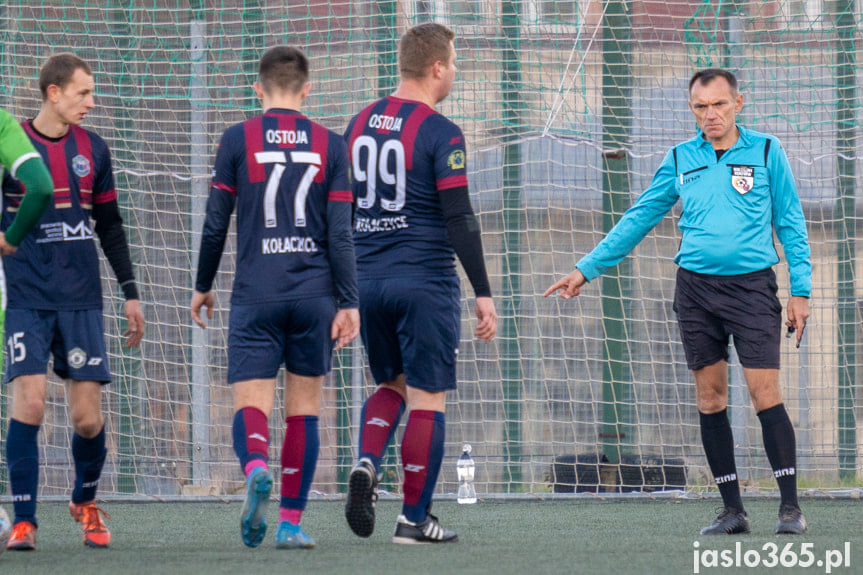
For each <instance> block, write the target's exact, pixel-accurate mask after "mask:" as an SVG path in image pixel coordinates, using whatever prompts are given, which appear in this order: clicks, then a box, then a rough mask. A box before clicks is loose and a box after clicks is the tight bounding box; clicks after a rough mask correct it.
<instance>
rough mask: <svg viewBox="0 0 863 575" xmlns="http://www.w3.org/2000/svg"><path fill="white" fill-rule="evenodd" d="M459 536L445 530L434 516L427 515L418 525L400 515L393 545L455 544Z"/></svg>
mask: <svg viewBox="0 0 863 575" xmlns="http://www.w3.org/2000/svg"><path fill="white" fill-rule="evenodd" d="M456 541H458V535H456V534H455V533H454V532H452V531H449V530H448V529H444V528H443V527H442V526H441V524H440V523H438V520H437V517H435V516H434V515H431V514H429V515H426V518H425V519H423V520H422V521H420V522H418V523H413V522H411V521H408V519H407V517H405V516H404V515H399V518H398V520H397V521H396V532H395V533H394V534H393V543H401V544H406V545H418V544H419V545H422V544H425V543H455V542H456Z"/></svg>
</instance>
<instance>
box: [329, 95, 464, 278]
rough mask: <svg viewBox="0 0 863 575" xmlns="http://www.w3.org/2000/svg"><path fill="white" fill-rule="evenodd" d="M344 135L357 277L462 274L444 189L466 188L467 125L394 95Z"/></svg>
mask: <svg viewBox="0 0 863 575" xmlns="http://www.w3.org/2000/svg"><path fill="white" fill-rule="evenodd" d="M345 139H346V140H347V141H348V152H349V153H350V156H351V167H352V170H353V192H354V199H355V201H356V203H357V211H356V218H355V221H354V244H355V246H356V251H357V274H358V277H359V278H360V279H370V278H391V277H404V276H414V277H429V276H432V277H436V276H440V275H455V274H456V268H455V251H454V250H453V246H452V243H451V242H450V239H449V236H448V235H447V229H446V222H445V219H444V213H443V211H442V209H441V201H440V194H441V193H445V192H446V191H447V190H451V189H454V188H466V187H467V161H466V160H467V154H466V150H465V140H464V136H463V135H462V132H461V129H460V128H459V127H458V126H456V125H455V124H454V123H453V122H451V121H450V120H448V119H447V118H445V117H444V116H442V115H441V114H438V113H437V112H435V111H434V110H433V109H432V108H429V107H428V106H427V105H425V104H423V103H420V102H415V101H410V100H403V99H400V98H396V97H393V96H387V97H386V98H383V99H381V100H378V101H376V102H374V103H372V104H371V105H369V106H368V107H366V108H365V109H364V110H363V111H361V112H360V113H359V114H357V115H356V116H355V117H354V118H353V119H352V120H351V122H350V123H349V124H348V128H347V130H346V131H345Z"/></svg>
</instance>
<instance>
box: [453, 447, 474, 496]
mask: <svg viewBox="0 0 863 575" xmlns="http://www.w3.org/2000/svg"><path fill="white" fill-rule="evenodd" d="M470 449H471V448H470V444H469V443H465V444H464V451H463V452H462V454H461V457H459V458H458V465H457V467H456V471H457V472H458V497H457V499H458V502H459V503H476V487H474V484H473V476H474V474H475V473H476V464H475V463H474V462H473V459H471V457H470Z"/></svg>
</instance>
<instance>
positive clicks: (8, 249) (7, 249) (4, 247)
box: [0, 232, 18, 256]
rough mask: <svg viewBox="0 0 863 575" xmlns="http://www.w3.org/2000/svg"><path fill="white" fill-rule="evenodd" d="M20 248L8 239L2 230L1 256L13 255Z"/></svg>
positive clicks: (0, 236)
mask: <svg viewBox="0 0 863 575" xmlns="http://www.w3.org/2000/svg"><path fill="white" fill-rule="evenodd" d="M17 250H18V248H16V247H15V246H13V245H11V244H10V243H9V242H7V241H6V234H4V233H3V232H0V256H11V255H12V254H14V253H15V252H16V251H17Z"/></svg>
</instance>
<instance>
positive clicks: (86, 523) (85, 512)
mask: <svg viewBox="0 0 863 575" xmlns="http://www.w3.org/2000/svg"><path fill="white" fill-rule="evenodd" d="M69 513H71V514H72V519H74V520H75V521H77V522H78V523H80V524H81V529H82V531H83V532H84V545H86V546H87V547H107V546H108V545H109V544H110V543H111V532H110V531H108V528H107V527H105V522H104V521H102V517H101V516H100V515H99V514H100V513H101V514H102V515H104V516H105V518H106V519H110V518H111V516H110V515H108V513H107V512H105V510H103V509H102V508H100V507H96V502H95V501H90V502H88V503H74V502H72V501H70V502H69Z"/></svg>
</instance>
